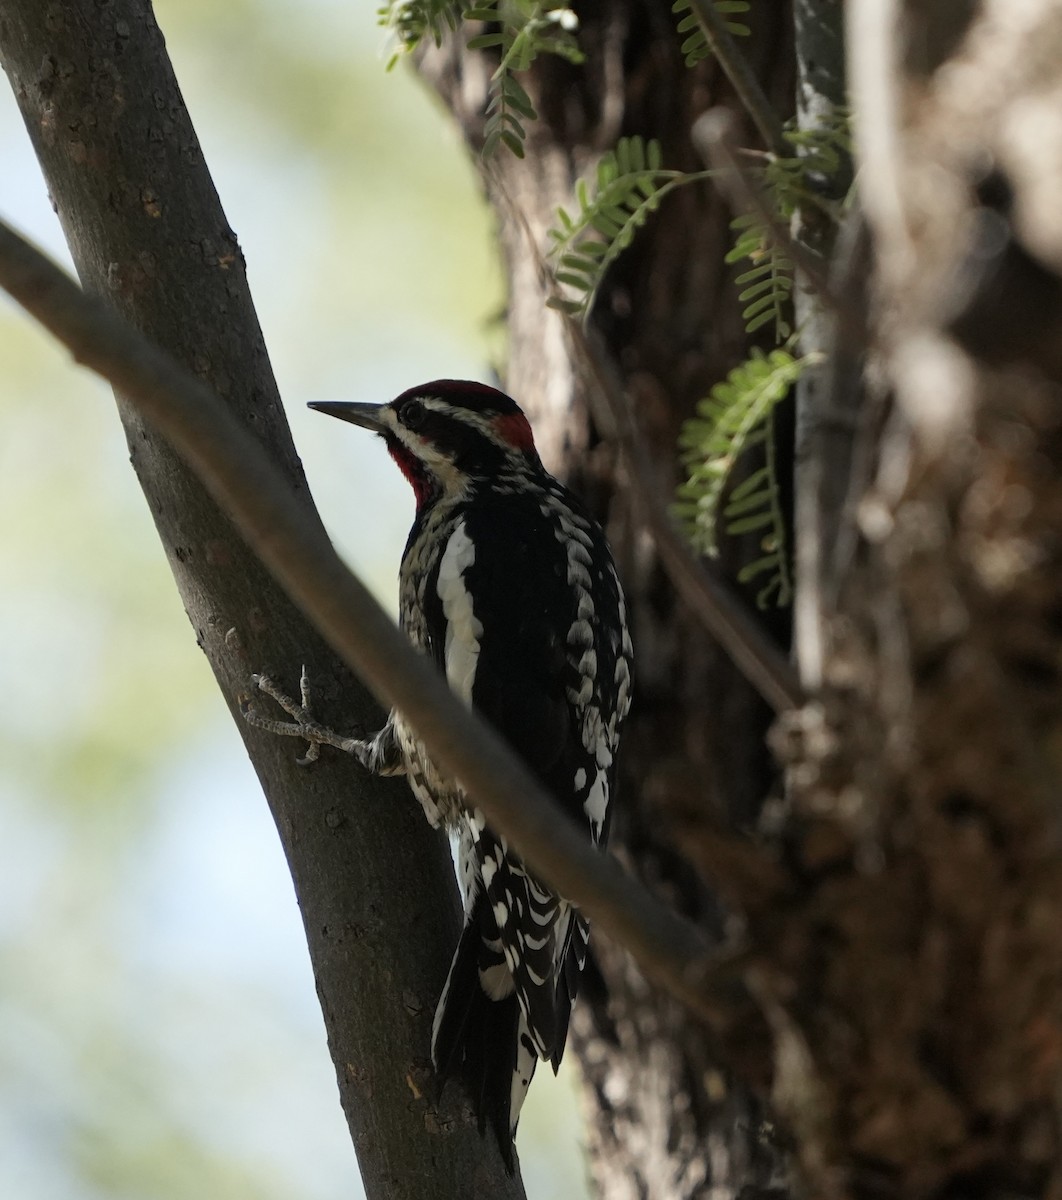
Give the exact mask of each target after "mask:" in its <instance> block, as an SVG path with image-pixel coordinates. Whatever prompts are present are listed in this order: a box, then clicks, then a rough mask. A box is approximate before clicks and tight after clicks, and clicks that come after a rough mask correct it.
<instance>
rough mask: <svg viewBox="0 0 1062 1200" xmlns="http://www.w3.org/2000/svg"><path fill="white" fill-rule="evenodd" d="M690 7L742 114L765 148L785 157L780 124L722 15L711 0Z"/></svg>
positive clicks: (786, 151) (697, 0)
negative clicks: (743, 111) (747, 118)
mask: <svg viewBox="0 0 1062 1200" xmlns="http://www.w3.org/2000/svg"><path fill="white" fill-rule="evenodd" d="M692 8H693V11H694V12H695V13H696V14H697V20H698V21H699V22H700V26H701V29H702V30H703V31H704V36H705V39H706V40H707V42H708V45H709V46H710V47H711V50H712V53H713V54H714V55H715V57H716V58H717V59H718V61H719V65H720V66H721V67H722V68H723V70H724V71H725V72H726V77H727V78H728V79H729V80H730V83H731V85H732V86H733V88H734V91H735V92H737V95H738V99H739V100H740V101H741V103H742V104H743V105H744V107H745V111H746V112H747V113H748V114H749V116H750V117H751V118H752V120H753V123H754V124H755V126H756V128H757V129H758V130H759V131H760V137H762V138H763V141H764V145H765V146H766V147H767V149H768V150H769V151H770V152H771V153H772V154H774V155H776V156H777V157H779V158H784V157H785V155H787V154H789V153H790V147H789V146H788V145H787V144H786V140H785V136H784V132H783V127H782V122H781V121H780V120H779V119H778V114H777V113H776V112H775V110H774V107H773V106H772V104H771V102H770V100H768V99H767V96H766V94H765V93H764V90H763V88H762V87H761V86H760V81H759V80H758V79H757V78H756V75H755V72H754V71H753V70H752V68H751V67H750V66H749V64H748V60H747V59H746V58H745V56H744V55H743V54H742V53H741V51H740V50H739V49H738V48H737V44H736V43H735V41H734V39H733V38H732V37H731V36H730V33H729V31H728V30H727V27H726V22H725V21H724V20H723V16H722V14H721V13H720V12H719V10H718V9H717V8H716V7H715V4H714V3H713V0H692Z"/></svg>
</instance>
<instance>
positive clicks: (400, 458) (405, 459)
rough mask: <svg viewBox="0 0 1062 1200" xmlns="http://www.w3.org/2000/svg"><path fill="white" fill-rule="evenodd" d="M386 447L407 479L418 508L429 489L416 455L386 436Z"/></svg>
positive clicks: (425, 475)
mask: <svg viewBox="0 0 1062 1200" xmlns="http://www.w3.org/2000/svg"><path fill="white" fill-rule="evenodd" d="M387 449H388V450H389V451H390V454H391V457H392V458H393V459H394V460H395V462H396V463H397V464H398V469H399V470H400V471H401V472H402V474H403V475H404V476H405V477H406V478H407V479H408V480H409V484H410V487H412V489H413V495H414V496H415V497H416V498H417V508H418V509H419V508H420V506H421V505H422V504H423V503H424V501H425V500H426V499H427V498H428V494H429V492H430V491H431V488H430V487H429V485H428V477H427V474H426V473H425V471H424V467H423V465H422V464H421V462H420V460H419V459H418V458H417V456H416V455H415V454H410V452H409V451H408V450H407V449H406V448H405V446H403V445H402V443H401V442H399V441H395V440H394V439H392V438H388V439H387Z"/></svg>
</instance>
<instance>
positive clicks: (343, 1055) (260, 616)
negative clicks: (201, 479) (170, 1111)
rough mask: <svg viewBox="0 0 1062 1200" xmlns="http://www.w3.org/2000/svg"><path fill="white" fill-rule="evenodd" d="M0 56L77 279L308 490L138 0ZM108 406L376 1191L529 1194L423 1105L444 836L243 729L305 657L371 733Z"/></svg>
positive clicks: (50, 7)
mask: <svg viewBox="0 0 1062 1200" xmlns="http://www.w3.org/2000/svg"><path fill="white" fill-rule="evenodd" d="M0 61H2V62H3V66H4V69H5V71H6V72H7V74H8V77H9V79H10V82H11V84H12V86H13V88H14V91H15V95H16V97H17V99H18V102H19V105H20V108H21V110H22V113H23V116H24V119H25V121H26V126H27V129H28V130H29V134H30V137H31V138H32V140H33V144H34V147H35V149H36V151H37V154H38V157H39V158H40V161H41V165H42V168H43V170H44V173H45V177H46V179H47V182H48V186H49V190H50V192H51V195H52V198H53V201H54V203H55V206H56V209H57V211H58V213H59V217H60V220H61V221H62V224H63V228H64V232H65V233H66V236H67V240H68V242H69V245H70V248H71V253H72V255H73V258H74V261H75V264H76V266H77V269H78V272H79V274H80V277H81V280H82V282H83V284H84V286H85V287H86V288H87V289H89V290H90V291H93V292H95V293H97V294H98V295H100V296H103V297H105V298H106V299H107V300H108V301H109V302H110V303H111V304H113V305H114V307H115V308H116V309H117V310H118V311H119V312H120V313H122V314H123V315H124V316H125V317H127V318H128V319H129V320H130V321H132V322H133V323H134V324H135V325H136V326H137V327H138V328H140V329H141V330H143V331H144V332H145V333H146V334H148V336H149V337H151V338H152V339H153V340H154V341H155V342H156V343H157V344H158V345H160V346H162V347H163V348H164V349H167V350H168V351H169V352H170V353H172V354H173V355H174V356H175V357H176V358H177V359H179V360H180V361H181V362H183V363H184V364H185V365H186V366H188V367H189V368H190V369H192V370H193V371H194V372H196V373H197V374H198V375H199V376H200V377H202V378H203V379H204V380H205V381H206V382H207V383H208V384H209V385H210V386H211V387H212V389H213V390H214V391H215V392H216V393H217V394H219V395H220V396H222V397H224V398H225V399H226V400H227V402H228V403H229V404H230V405H231V407H232V409H233V411H234V412H235V413H237V414H238V415H239V416H240V417H241V418H242V419H243V420H245V421H246V422H247V423H248V425H249V426H250V427H251V428H253V429H254V430H255V431H256V433H257V435H258V436H259V437H260V438H261V440H262V442H263V444H264V445H266V446H267V447H268V448H269V450H270V452H271V453H272V455H273V456H274V457H275V459H276V461H277V463H278V464H279V465H280V466H281V467H282V468H283V469H284V470H285V472H286V473H287V474H288V476H289V477H290V478H291V479H292V481H293V482H294V483H295V484H296V486H297V487H299V488H301V489H303V490H305V483H304V481H303V478H302V475H301V469H300V467H299V463H298V460H297V458H296V456H295V453H294V449H293V447H292V444H291V440H290V436H289V434H288V431H287V426H286V424H285V422H284V418H283V413H282V410H281V408H280V404H279V398H278V396H277V393H276V387H275V383H274V380H273V377H272V373H271V370H270V367H269V362H268V359H267V356H266V352H265V348H264V345H263V341H262V336H261V332H260V330H259V327H258V323H257V319H256V317H255V313H254V309H253V306H252V304H251V300H250V295H249V292H248V290H247V284H246V277H245V273H244V263H243V258H242V255H241V253H240V250H239V246H238V244H237V242H236V238H235V236H234V234H233V233H232V231H231V230H230V229H229V226H228V224H227V222H226V220H225V217H224V214H223V212H222V210H221V207H220V204H219V202H218V198H217V196H216V194H215V191H214V188H213V185H212V183H211V180H210V177H209V174H208V172H207V169H206V165H205V163H204V161H203V158H202V154H201V151H200V148H199V145H198V142H197V139H196V137H195V133H194V131H193V129H192V126H191V123H190V120H189V118H188V114H187V112H186V110H185V108H184V104H183V102H182V100H181V96H180V93H179V90H178V88H177V84H176V81H175V80H174V78H173V74H172V70H171V68H170V64H169V61H168V59H167V56H166V52H165V47H164V43H163V39H162V36H161V34H160V33H159V30H158V28H157V26H156V24H155V21H154V18H153V15H152V13H151V8H150V4H148V3H147V2H146V0H96V2H91V0H68V2H65V3H62V4H57V3H56V4H49V3H43V4H42V3H40V2H39V0H4V3H3V4H0ZM118 400H119V408H120V411H121V415H122V419H123V424H124V426H125V430H126V436H127V439H128V442H129V447H130V456H131V459H132V462H133V466H134V468H135V469H136V471H137V474H138V477H139V479H140V481H141V484H142V486H143V488H144V492H145V495H146V497H147V499H148V503H149V504H150V506H151V511H152V514H153V516H154V519H155V522H156V526H157V528H158V531H159V534H160V537H161V539H162V542H163V545H164V547H165V550H166V553H167V556H168V558H169V562H170V565H171V568H172V570H173V573H174V577H175V579H176V581H177V585H178V587H179V589H180V592H181V596H182V598H183V601H184V604H185V607H186V610H187V612H188V616H189V619H190V621H191V623H192V626H193V628H194V630H195V633H196V637H197V640H198V642H199V645H200V646H201V647H202V649H203V651H204V653H205V654H206V656H207V658H208V660H209V662H210V665H211V667H212V669H213V670H214V673H215V675H216V677H217V680H218V683H219V685H220V687H221V689H222V692H223V694H224V695H225V698H226V701H227V702H228V704H229V706H230V709H231V710H232V712H233V715H234V717H235V719H236V723H237V727H238V729H239V731H240V733H241V735H242V736H243V738H244V741H245V743H246V745H247V749H248V752H249V754H250V756H251V759H252V762H253V763H254V766H255V769H256V771H257V772H258V775H259V778H260V780H261V782H262V785H263V788H264V790H265V793H266V796H267V798H268V800H269V803H270V807H271V810H272V812H273V816H274V819H275V821H276V824H277V829H278V832H279V834H280V837H281V841H282V843H283V845H284V850H285V853H286V855H287V858H288V863H289V866H290V868H291V871H292V876H293V879H294V883H295V890H296V895H297V897H298V901H299V905H300V908H301V911H302V915H303V920H304V924H305V928H306V933H307V939H308V943H309V949H310V957H311V960H312V964H313V968H314V973H315V976H316V980H317V987H318V992H319V996H320V1000H321V1006H322V1011H323V1014H324V1019H325V1026H326V1029H327V1032H328V1039H329V1046H330V1048H331V1051H332V1055H333V1058H334V1061H335V1063H336V1068H337V1078H338V1083H339V1089H340V1096H341V1099H342V1102H343V1106H344V1110H345V1112H346V1115H347V1118H348V1122H349V1124H350V1129H351V1135H352V1138H353V1140H354V1144H355V1147H356V1150H357V1153H358V1159H359V1164H360V1166H361V1170H362V1175H363V1178H364V1181H365V1186H366V1190H367V1192H368V1194H369V1196H370V1197H371V1196H381V1197H382V1196H386V1197H388V1198H389V1200H390V1198H394V1197H408V1198H410V1200H413V1198H418V1200H420V1198H423V1197H426V1196H433V1197H438V1196H447V1195H448V1196H453V1197H462V1198H463V1197H467V1196H468V1195H469V1194H470V1191H475V1192H478V1193H480V1194H490V1195H492V1196H513V1197H517V1196H521V1195H522V1194H523V1191H522V1188H521V1186H520V1183H519V1180H509V1179H508V1178H507V1177H506V1176H505V1174H504V1169H503V1167H502V1164H501V1159H500V1156H499V1155H498V1154H497V1152H496V1150H495V1149H494V1148H493V1144H492V1143H491V1142H489V1141H484V1140H483V1139H481V1138H480V1137H479V1134H478V1132H477V1130H476V1128H475V1125H474V1122H473V1121H472V1119H471V1114H470V1112H469V1110H468V1106H467V1105H465V1104H462V1103H460V1102H459V1101H458V1099H457V1097H456V1096H455V1095H453V1094H452V1093H448V1094H447V1096H446V1097H445V1098H444V1100H443V1102H441V1103H438V1104H437V1103H435V1101H434V1099H433V1096H434V1093H433V1090H432V1083H431V1074H430V1066H429V1062H428V1056H427V1047H428V1042H429V1038H430V1026H431V1014H432V1010H433V1006H434V1002H435V998H436V996H437V995H438V992H439V989H440V986H441V983H442V980H443V978H444V977H445V972H446V969H447V967H448V964H449V956H450V950H449V948H450V947H451V946H452V945H453V944H454V942H455V941H456V934H457V928H458V912H457V904H456V893H455V887H454V883H453V876H452V871H451V868H450V862H449V853H448V850H447V848H446V846H445V844H444V842H443V841H442V839H441V838H439V837H437V836H435V835H433V834H432V833H431V832H430V831H429V830H428V828H427V827H426V825H425V824H424V822H423V818H422V817H421V815H420V813H419V811H417V810H416V807H415V806H414V805H413V803H412V802H411V800H410V799H409V797H408V794H407V791H406V789H405V787H404V785H403V784H401V783H400V782H399V783H394V784H388V783H386V782H383V781H372V780H367V779H366V778H365V777H364V775H363V774H361V773H360V772H358V771H357V770H356V769H355V768H354V767H353V766H352V765H351V764H350V763H348V762H344V761H341V760H340V759H339V756H327V758H325V759H324V760H322V761H321V762H320V763H319V764H317V765H316V766H315V767H314V768H313V770H312V771H309V772H308V771H305V770H302V769H300V768H298V767H297V766H296V764H295V761H294V759H295V755H294V754H293V752H292V746H291V744H289V743H287V742H285V741H281V740H279V739H276V738H274V737H272V736H271V735H268V734H263V733H261V732H259V731H256V730H253V729H251V728H250V727H249V726H248V725H247V724H246V723H245V722H244V721H243V720H242V719H240V717H239V711H238V697H239V695H240V693H242V692H245V691H246V690H247V686H248V677H249V675H250V673H251V672H252V671H254V670H262V669H266V670H268V671H269V672H270V673H271V674H274V675H275V676H276V677H277V678H279V679H282V680H285V681H289V682H290V683H291V684H292V685H294V684H295V681H296V680H297V678H298V672H299V669H300V666H301V664H303V663H305V664H307V666H308V668H309V670H310V674H311V677H312V679H313V681H314V685H315V699H316V705H317V708H318V711H319V713H320V715H321V716H322V717H323V719H325V720H331V721H334V722H335V723H336V724H337V725H342V726H349V725H350V724H352V723H361V724H362V725H363V726H369V725H370V724H371V723H372V722H373V721H374V720H375V719H376V718H377V716H378V714H377V713H376V712H375V711H374V706H373V704H372V702H371V700H370V699H369V698H368V697H367V695H366V694H365V693H364V691H363V690H361V689H360V688H359V687H358V686H357V685H356V683H355V681H353V680H351V679H350V678H349V676H348V675H347V673H346V672H345V671H344V670H343V669H342V668H341V667H340V666H339V665H338V664H337V663H336V661H335V659H334V657H333V656H332V655H331V654H330V653H329V652H328V651H327V650H326V648H325V647H324V646H323V644H322V643H321V641H320V639H319V638H318V637H317V635H316V634H315V633H314V632H313V630H312V629H311V628H310V627H309V626H308V625H307V624H306V622H305V621H304V620H303V619H302V617H301V615H300V614H299V613H298V612H297V611H295V610H294V609H293V608H292V606H291V605H290V603H289V602H288V601H287V599H286V598H285V597H284V596H283V594H282V593H280V591H279V590H278V589H277V588H276V586H275V585H274V584H273V583H272V581H271V580H270V579H269V578H268V576H267V575H266V574H265V572H264V571H263V570H262V568H261V567H260V565H259V564H258V563H257V562H256V561H255V559H254V558H253V557H252V556H251V555H250V554H249V553H248V551H247V550H246V548H245V547H244V546H243V544H242V543H241V541H240V540H239V538H238V536H237V535H236V534H235V532H234V531H233V529H232V527H231V526H230V525H229V523H228V522H227V520H226V518H225V517H224V516H223V515H222V514H221V513H219V512H218V511H217V509H216V508H215V506H214V505H213V503H212V502H211V501H210V500H209V498H208V497H207V496H206V495H205V493H204V492H203V491H202V490H201V488H200V487H199V486H198V484H197V483H196V481H195V480H194V479H193V478H191V477H190V475H189V473H188V472H187V470H186V469H185V468H184V466H183V465H182V464H181V463H180V462H179V461H178V460H177V459H176V458H175V456H174V455H173V454H172V453H171V452H170V450H169V449H168V447H167V446H166V445H165V444H163V443H162V442H161V440H160V439H159V438H158V437H157V436H156V435H155V434H154V433H153V431H152V430H151V429H150V428H147V427H145V426H144V425H143V424H142V423H141V422H140V421H139V420H138V419H137V417H136V415H135V413H134V412H133V411H132V410H131V408H130V406H128V405H125V404H123V403H122V400H121V397H119V398H118ZM57 419H61V416H60V414H59V413H58V412H57ZM307 504H309V499H308V497H307ZM119 535H120V531H115V536H119ZM340 700H342V706H340ZM411 879H412V880H416V881H417V886H416V887H410V886H409V881H410V880H411ZM442 898H448V900H447V901H445V902H444V901H443V899H442ZM399 950H400V951H401V952H399Z"/></svg>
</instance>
